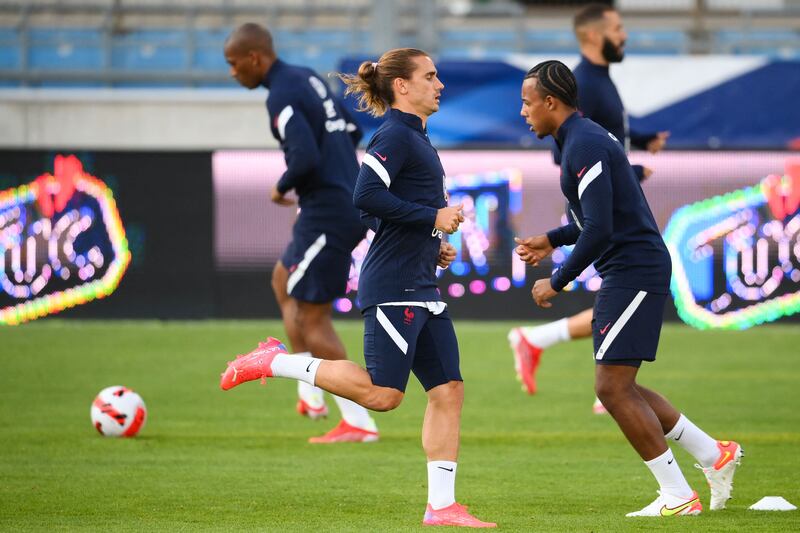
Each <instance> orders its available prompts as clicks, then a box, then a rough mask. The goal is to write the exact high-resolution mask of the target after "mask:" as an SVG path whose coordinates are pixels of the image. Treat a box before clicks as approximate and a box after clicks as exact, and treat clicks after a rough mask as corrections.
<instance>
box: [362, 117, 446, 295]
mask: <svg viewBox="0 0 800 533" xmlns="http://www.w3.org/2000/svg"><path fill="white" fill-rule="evenodd" d="M444 180H445V175H444V169H443V168H442V163H441V161H440V160H439V154H438V153H437V152H436V149H435V148H434V147H433V145H431V142H430V140H429V139H428V135H427V133H426V131H425V129H424V128H423V127H422V120H421V119H420V118H419V117H418V116H416V115H411V114H408V113H404V112H402V111H399V110H397V109H390V110H389V112H388V116H387V118H386V120H385V121H384V122H383V124H381V126H380V127H379V128H378V130H377V131H376V132H375V135H373V137H372V139H371V140H370V142H369V145H368V146H367V152H366V154H364V160H363V162H362V165H361V171H360V172H359V173H358V180H357V181H356V188H355V193H354V195H353V201H354V203H355V205H356V207H358V208H359V209H361V210H362V211H364V212H366V214H367V215H369V216H371V217H374V219H375V223H376V225H375V226H374V227H373V229H375V237H374V239H373V240H372V245H370V247H369V251H368V252H367V257H366V259H365V260H364V264H363V265H362V267H361V277H360V279H359V283H358V299H359V305H360V306H361V308H362V309H366V308H368V307H370V306H373V305H377V304H380V303H386V302H398V301H414V302H432V301H438V300H440V296H439V291H438V290H437V288H436V262H437V260H438V258H439V246H440V244H441V239H442V233H441V232H440V231H438V230H437V229H435V228H434V224H435V222H436V214H437V212H438V211H439V209H441V208H443V207H446V206H447V191H446V190H445V183H444Z"/></svg>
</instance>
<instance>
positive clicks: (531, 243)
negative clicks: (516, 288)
mask: <svg viewBox="0 0 800 533" xmlns="http://www.w3.org/2000/svg"><path fill="white" fill-rule="evenodd" d="M514 242H516V243H517V247H516V248H514V251H515V252H516V253H517V255H518V256H519V257H520V259H522V260H523V261H525V262H526V263H528V264H529V265H530V266H538V265H539V261H541V260H542V259H544V258H545V257H548V256H549V255H550V254H552V253H553V247H552V246H551V245H550V239H548V238H547V235H536V236H535V237H528V238H526V239H520V238H519V237H514Z"/></svg>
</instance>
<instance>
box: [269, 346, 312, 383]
mask: <svg viewBox="0 0 800 533" xmlns="http://www.w3.org/2000/svg"><path fill="white" fill-rule="evenodd" d="M305 353H306V354H307V353H308V352H305ZM321 362H322V359H316V358H314V357H310V356H308V355H302V354H283V353H279V354H278V355H276V356H275V359H273V360H272V365H270V368H271V369H272V375H274V376H275V377H279V378H294V379H299V380H300V381H305V382H306V383H308V384H309V385H314V380H315V379H316V378H317V369H318V368H319V364H320V363H321Z"/></svg>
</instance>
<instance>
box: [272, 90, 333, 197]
mask: <svg viewBox="0 0 800 533" xmlns="http://www.w3.org/2000/svg"><path fill="white" fill-rule="evenodd" d="M267 107H268V108H269V114H270V117H272V121H273V124H274V125H275V130H277V132H278V140H279V141H280V143H281V148H282V149H283V155H284V159H285V160H286V172H284V173H283V176H281V178H280V179H279V180H278V185H277V186H276V189H277V192H278V193H280V194H281V195H283V194H286V193H287V192H288V191H289V190H291V189H297V188H298V186H300V185H302V184H303V182H305V181H306V180H307V179H309V176H311V175H312V174H313V172H314V171H315V170H316V169H317V168H318V167H319V164H320V159H321V156H320V152H319V147H318V146H317V141H316V139H315V138H314V133H313V131H312V130H311V125H310V124H309V122H308V120H307V119H306V117H305V115H304V114H303V111H302V109H300V108H299V106H296V105H292V103H291V102H290V101H288V100H282V99H277V98H270V100H269V102H268V104H267Z"/></svg>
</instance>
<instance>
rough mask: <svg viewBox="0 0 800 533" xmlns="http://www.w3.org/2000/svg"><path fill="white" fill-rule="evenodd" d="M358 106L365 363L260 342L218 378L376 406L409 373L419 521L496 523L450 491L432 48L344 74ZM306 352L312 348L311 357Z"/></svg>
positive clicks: (454, 377)
mask: <svg viewBox="0 0 800 533" xmlns="http://www.w3.org/2000/svg"><path fill="white" fill-rule="evenodd" d="M341 78H342V80H343V81H344V83H345V84H346V86H347V90H346V92H347V93H348V94H353V95H355V96H356V97H357V98H358V101H359V110H361V111H367V112H370V113H372V114H373V115H375V116H385V117H386V119H385V121H384V122H383V124H382V125H381V126H380V127H379V128H378V130H377V131H376V132H375V135H374V136H373V137H372V139H371V140H370V142H369V144H368V145H367V150H366V154H365V155H364V160H363V163H362V165H361V169H360V171H359V172H358V179H357V181H356V186H355V191H354V194H353V202H354V204H355V206H356V207H357V208H358V209H360V210H361V211H362V213H363V215H362V218H363V219H364V220H366V221H368V222H369V223H370V225H371V227H372V228H373V229H374V230H375V237H374V239H373V241H372V244H371V245H370V248H369V252H368V253H367V257H366V259H365V260H364V264H363V266H362V269H361V275H360V278H359V287H358V292H359V297H358V299H359V302H360V305H361V308H362V314H363V316H364V359H365V361H366V367H367V368H366V370H365V369H363V368H361V367H359V366H357V365H356V364H354V363H352V362H349V361H342V360H336V361H332V360H324V359H318V358H314V357H310V356H308V355H291V354H288V353H287V352H286V349H285V348H284V346H283V345H282V344H281V343H280V341H278V340H277V339H273V338H270V339H268V340H267V342H266V343H261V344H260V345H259V347H258V348H256V349H255V350H253V351H252V352H251V353H249V354H247V355H245V356H240V357H239V358H237V359H236V360H235V361H233V362H231V363H229V366H228V369H227V370H226V371H225V373H224V374H223V375H222V379H221V382H220V385H221V387H222V389H223V390H228V389H230V388H233V387H235V386H237V385H239V384H241V383H244V382H246V381H251V380H255V379H265V378H269V377H284V378H293V379H297V380H300V381H304V382H306V383H308V384H310V385H314V386H317V387H321V388H322V389H324V390H327V391H329V392H331V393H333V394H336V395H338V396H342V397H344V398H348V399H350V400H352V401H354V402H356V403H358V404H359V405H362V406H364V407H366V408H368V409H372V410H375V411H389V410H392V409H395V408H396V407H398V406H399V405H400V403H401V402H402V401H403V397H404V396H405V389H406V385H407V383H408V378H409V377H410V374H411V373H412V372H413V373H414V375H415V376H416V378H417V380H418V381H419V382H420V384H421V385H422V387H423V388H424V389H425V392H426V393H427V396H428V405H427V407H426V409H425V417H424V420H423V424H422V447H423V449H424V451H425V455H426V457H427V471H428V504H427V507H426V509H425V514H424V517H423V523H424V524H425V525H434V526H464V527H480V528H484V527H495V526H496V524H494V523H491V522H483V521H481V520H479V519H477V518H476V517H474V516H473V515H471V514H470V513H469V512H468V511H467V509H466V507H464V506H462V505H460V504H459V503H457V502H456V499H455V479H456V470H457V466H458V465H457V460H458V448H459V442H460V437H459V435H460V427H461V407H462V405H463V401H464V383H463V378H462V377H461V370H460V361H459V352H458V342H457V340H456V334H455V331H454V329H453V323H452V321H451V320H450V316H449V315H448V312H447V304H445V303H444V302H442V301H441V298H440V294H439V290H438V289H437V287H436V267H437V265H438V266H440V267H446V266H448V265H449V264H450V263H451V262H452V260H453V259H454V258H455V249H454V248H453V247H452V246H451V245H449V244H447V243H445V242H444V240H443V234H444V233H448V234H449V233H453V232H455V231H456V230H457V229H458V226H459V224H460V223H461V222H463V220H464V217H463V214H462V212H461V206H460V205H455V206H448V205H447V190H446V188H445V174H444V169H443V168H442V164H441V161H440V160H439V155H438V153H437V152H436V149H435V148H434V147H433V146H432V145H431V142H430V140H429V139H428V134H427V129H426V126H427V121H428V118H429V117H430V116H431V115H433V114H434V113H435V112H436V111H438V110H439V97H440V94H441V92H442V89H443V88H444V85H443V84H442V83H441V81H439V78H438V76H437V71H436V67H435V65H434V63H433V61H432V60H431V58H430V56H429V55H428V54H426V53H425V52H423V51H422V50H417V49H413V48H400V49H395V50H390V51H388V52H386V53H385V54H383V56H381V58H380V59H379V60H378V61H375V62H371V61H366V62H364V63H362V64H361V66H360V67H359V69H358V73H357V74H355V75H342V76H341ZM315 355H316V354H315Z"/></svg>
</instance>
